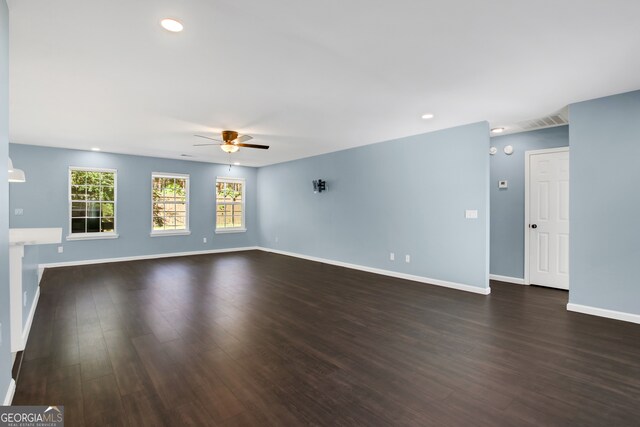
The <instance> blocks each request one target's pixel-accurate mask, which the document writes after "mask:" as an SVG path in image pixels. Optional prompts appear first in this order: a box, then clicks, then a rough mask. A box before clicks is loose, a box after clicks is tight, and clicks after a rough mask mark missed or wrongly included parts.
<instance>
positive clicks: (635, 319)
mask: <svg viewBox="0 0 640 427" xmlns="http://www.w3.org/2000/svg"><path fill="white" fill-rule="evenodd" d="M567 310H568V311H573V312H576V313H582V314H590V315H592V316H599V317H606V318H608V319H615V320H622V321H623V322H631V323H639V324H640V314H633V313H625V312H624V311H615V310H607V309H606V308H598V307H591V306H588V305H580V304H573V303H569V304H567Z"/></svg>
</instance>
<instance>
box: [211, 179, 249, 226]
mask: <svg viewBox="0 0 640 427" xmlns="http://www.w3.org/2000/svg"><path fill="white" fill-rule="evenodd" d="M243 186H244V183H243V182H241V181H235V180H230V179H224V178H218V180H217V181H216V229H233V228H244V212H243V209H244V199H243V198H244V188H243Z"/></svg>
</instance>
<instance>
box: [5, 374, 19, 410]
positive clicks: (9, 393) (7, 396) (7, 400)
mask: <svg viewBox="0 0 640 427" xmlns="http://www.w3.org/2000/svg"><path fill="white" fill-rule="evenodd" d="M15 393H16V380H14V379H13V378H11V381H10V382H9V387H8V388H7V393H6V394H5V395H4V403H3V405H4V406H11V402H13V395H14V394H15Z"/></svg>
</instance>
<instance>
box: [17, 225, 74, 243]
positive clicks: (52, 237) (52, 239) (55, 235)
mask: <svg viewBox="0 0 640 427" xmlns="http://www.w3.org/2000/svg"><path fill="white" fill-rule="evenodd" d="M60 242H62V228H10V229H9V244H10V245H46V244H51V243H60Z"/></svg>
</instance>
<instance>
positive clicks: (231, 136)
mask: <svg viewBox="0 0 640 427" xmlns="http://www.w3.org/2000/svg"><path fill="white" fill-rule="evenodd" d="M236 139H238V132H236V131H234V130H223V131H222V140H223V141H224V142H231V141H235V140H236Z"/></svg>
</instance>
